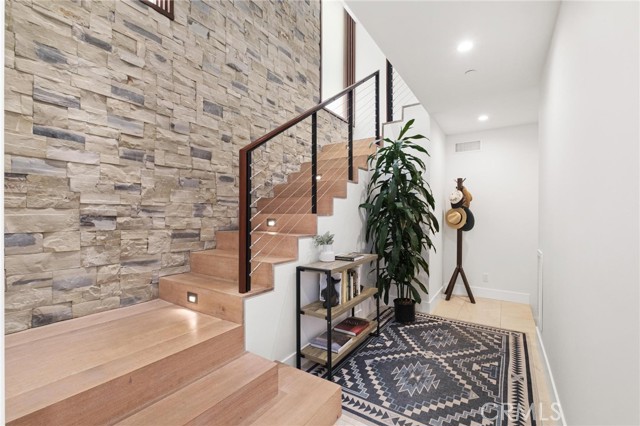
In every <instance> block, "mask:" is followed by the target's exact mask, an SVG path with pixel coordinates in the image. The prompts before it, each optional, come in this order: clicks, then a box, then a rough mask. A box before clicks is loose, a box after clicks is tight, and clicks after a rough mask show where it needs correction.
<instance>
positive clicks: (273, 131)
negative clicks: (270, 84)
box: [240, 71, 380, 155]
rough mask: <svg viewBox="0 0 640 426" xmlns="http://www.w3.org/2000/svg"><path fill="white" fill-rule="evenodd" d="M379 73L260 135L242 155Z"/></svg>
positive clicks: (242, 150) (246, 147) (247, 146)
mask: <svg viewBox="0 0 640 426" xmlns="http://www.w3.org/2000/svg"><path fill="white" fill-rule="evenodd" d="M379 73H380V71H376V72H374V73H371V74H369V75H368V76H366V77H365V78H363V79H362V80H360V81H358V82H357V83H354V84H352V85H351V86H349V87H347V88H346V89H344V90H343V91H342V92H340V93H338V94H337V95H335V96H332V97H330V98H329V99H327V100H326V101H324V102H322V103H319V104H318V105H316V106H314V107H313V108H309V109H308V110H306V111H305V112H303V113H302V114H300V115H299V116H297V117H296V118H293V119H291V120H289V121H287V122H286V123H284V124H283V125H281V126H278V127H276V128H275V129H273V130H272V131H270V132H269V133H267V134H266V135H264V136H261V137H259V138H258V139H256V140H255V141H253V142H251V143H250V144H248V145H245V146H243V147H242V148H240V155H242V153H243V152H248V151H253V150H254V149H256V148H257V147H259V146H260V145H263V144H264V143H265V142H268V141H269V140H270V139H273V138H274V137H276V136H277V135H279V134H280V133H282V132H284V131H285V130H287V129H289V128H291V127H293V126H295V125H296V124H298V123H299V122H301V121H302V120H304V119H305V118H309V117H311V114H313V113H314V112H318V111H320V110H321V109H322V108H324V107H326V106H327V105H329V104H330V103H331V102H333V101H335V100H336V99H338V98H340V97H342V96H344V95H346V94H347V93H349V92H350V91H352V90H354V89H355V88H356V87H358V86H360V85H361V84H363V83H365V82H366V81H367V80H370V79H372V78H374V77H375V76H376V74H379Z"/></svg>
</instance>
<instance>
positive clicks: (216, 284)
mask: <svg viewBox="0 0 640 426" xmlns="http://www.w3.org/2000/svg"><path fill="white" fill-rule="evenodd" d="M162 279H163V280H170V281H179V282H181V283H183V284H187V285H189V286H192V287H194V288H202V289H206V290H211V291H215V292H218V293H224V294H229V295H234V296H237V297H242V298H244V297H250V296H255V295H256V294H259V293H263V292H265V291H268V290H271V287H261V286H256V285H253V286H252V287H251V291H249V292H247V293H240V292H238V281H237V280H225V279H224V278H220V277H214V276H211V275H204V274H198V273H195V272H186V273H184V274H176V275H171V276H168V277H162Z"/></svg>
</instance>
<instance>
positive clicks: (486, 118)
mask: <svg viewBox="0 0 640 426" xmlns="http://www.w3.org/2000/svg"><path fill="white" fill-rule="evenodd" d="M488 119H489V116H488V115H486V114H482V115H479V116H478V121H487V120H488Z"/></svg>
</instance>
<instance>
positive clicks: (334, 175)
mask: <svg viewBox="0 0 640 426" xmlns="http://www.w3.org/2000/svg"><path fill="white" fill-rule="evenodd" d="M318 175H319V176H320V179H318V183H320V182H327V181H336V180H345V181H348V182H355V183H358V176H359V174H358V168H355V169H354V171H353V179H352V180H349V179H348V177H349V170H347V168H346V167H344V168H341V169H332V170H331V171H330V173H322V172H319V173H318ZM300 182H311V170H306V171H304V172H295V173H291V174H290V175H289V178H288V180H287V183H300ZM307 185H311V183H308V184H307Z"/></svg>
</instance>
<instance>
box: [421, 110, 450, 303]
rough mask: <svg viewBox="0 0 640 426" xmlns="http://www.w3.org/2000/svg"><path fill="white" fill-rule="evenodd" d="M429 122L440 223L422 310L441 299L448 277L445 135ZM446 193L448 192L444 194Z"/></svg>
mask: <svg viewBox="0 0 640 426" xmlns="http://www.w3.org/2000/svg"><path fill="white" fill-rule="evenodd" d="M430 122H431V135H430V136H429V139H430V140H431V142H429V144H428V148H427V150H428V151H429V154H431V157H429V164H430V167H429V185H431V191H432V192H433V197H434V198H435V201H436V203H435V204H436V208H435V211H434V215H435V216H436V218H438V223H439V225H440V232H438V233H437V234H436V235H434V236H433V238H432V241H433V246H434V248H435V250H432V251H431V252H430V253H429V271H430V274H429V306H428V308H427V307H425V306H424V304H423V307H422V309H423V311H424V312H433V310H434V309H435V307H436V306H437V304H438V303H439V302H440V301H441V297H440V294H441V293H440V292H441V291H444V289H442V286H443V285H444V283H445V280H447V279H448V277H445V276H444V274H445V272H447V273H448V272H449V271H448V270H446V271H445V268H444V253H445V250H444V232H445V231H444V228H445V226H446V225H445V223H444V212H445V211H446V209H447V208H448V204H446V200H445V193H446V191H445V188H446V189H448V186H447V185H446V163H445V155H446V136H445V134H444V133H443V132H442V129H440V125H439V124H438V123H437V122H436V121H435V120H434V119H433V118H431V119H430ZM446 195H448V194H446Z"/></svg>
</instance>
